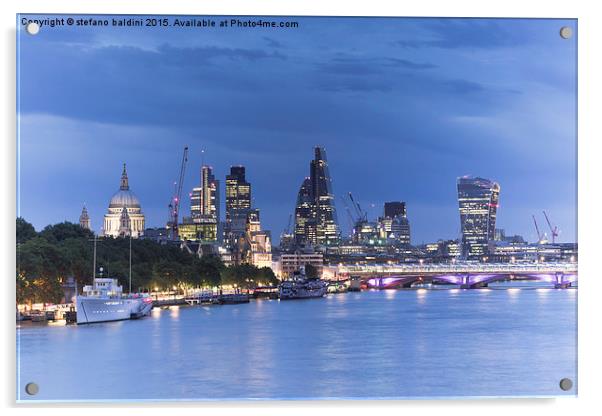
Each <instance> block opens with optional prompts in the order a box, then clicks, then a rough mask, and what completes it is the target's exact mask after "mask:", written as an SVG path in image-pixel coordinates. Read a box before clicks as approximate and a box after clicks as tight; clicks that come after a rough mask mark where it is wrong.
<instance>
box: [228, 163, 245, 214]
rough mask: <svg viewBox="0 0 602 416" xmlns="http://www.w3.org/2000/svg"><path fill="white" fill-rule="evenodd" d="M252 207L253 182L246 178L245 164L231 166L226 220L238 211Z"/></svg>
mask: <svg viewBox="0 0 602 416" xmlns="http://www.w3.org/2000/svg"><path fill="white" fill-rule="evenodd" d="M250 208H251V184H250V183H249V182H247V180H246V178H245V167H244V166H232V167H230V174H229V175H227V176H226V222H228V221H229V220H231V218H232V216H233V215H234V214H236V211H241V210H244V211H245V212H246V210H248V209H250Z"/></svg>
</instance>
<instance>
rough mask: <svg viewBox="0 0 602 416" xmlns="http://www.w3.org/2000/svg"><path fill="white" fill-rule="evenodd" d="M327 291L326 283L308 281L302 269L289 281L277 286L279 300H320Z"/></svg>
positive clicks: (314, 280)
mask: <svg viewBox="0 0 602 416" xmlns="http://www.w3.org/2000/svg"><path fill="white" fill-rule="evenodd" d="M327 291H328V283H326V282H325V281H323V280H320V279H308V278H306V276H305V270H304V268H301V273H300V274H295V275H293V277H292V278H291V279H289V280H285V281H284V282H282V283H280V285H278V294H279V295H280V299H281V300H289V299H308V298H321V297H322V296H324V295H325V294H326V292H327Z"/></svg>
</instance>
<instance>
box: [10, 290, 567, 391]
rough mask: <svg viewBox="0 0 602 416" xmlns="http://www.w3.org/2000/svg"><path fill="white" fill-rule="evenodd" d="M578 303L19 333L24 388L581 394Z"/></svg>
mask: <svg viewBox="0 0 602 416" xmlns="http://www.w3.org/2000/svg"><path fill="white" fill-rule="evenodd" d="M576 292H577V291H576V290H574V289H571V290H550V289H538V290H528V289H524V290H520V289H518V290H505V289H500V288H497V289H493V290H492V289H475V290H460V289H457V288H454V289H450V290H427V289H422V288H421V289H417V290H398V291H395V290H384V291H366V292H360V293H347V294H336V295H329V296H328V297H327V298H326V299H310V300H301V301H285V302H278V301H260V302H255V301H252V302H251V303H249V304H245V305H223V306H202V307H199V306H195V307H188V306H182V307H174V308H169V309H165V310H160V309H154V310H153V312H152V316H151V317H148V318H145V319H141V320H135V321H123V322H113V323H106V324H99V325H89V326H73V325H70V326H33V325H27V324H21V328H20V336H19V337H18V339H19V340H20V345H19V349H20V351H21V357H20V358H21V360H20V370H21V374H20V376H21V377H20V381H22V382H23V383H25V382H26V381H27V380H36V382H37V383H39V384H40V385H41V386H42V388H41V389H40V393H39V395H38V396H36V397H35V398H36V399H47V400H48V399H58V400H74V399H88V400H89V399H95V400H104V399H132V398H135V399H219V398H233V399H237V398H238V399H240V398H250V397H252V398H284V399H286V398H318V397H356V398H362V397H363V398H367V397H383V398H393V397H400V396H410V397H415V396H430V397H434V396H462V395H470V396H474V395H486V396H500V395H501V396H505V395H512V396H516V395H518V396H523V395H559V394H574V390H573V391H569V392H566V393H565V392H562V391H560V390H559V389H558V380H560V379H561V378H563V377H570V378H573V379H574V380H575V379H576V367H575V363H576V359H575V358H576V355H575V354H576V341H575V340H576V317H575V313H576V308H575V306H576V296H575V294H576ZM418 306H419V307H418ZM551 316H555V317H561V318H562V319H550V317H551ZM527 318H528V319H527ZM534 351H538V352H539V353H537V354H534ZM465 386H470V389H467V388H466V387H465ZM23 387H24V386H20V389H21V391H22V389H23ZM24 398H25V397H24ZM25 399H29V397H26V398H25Z"/></svg>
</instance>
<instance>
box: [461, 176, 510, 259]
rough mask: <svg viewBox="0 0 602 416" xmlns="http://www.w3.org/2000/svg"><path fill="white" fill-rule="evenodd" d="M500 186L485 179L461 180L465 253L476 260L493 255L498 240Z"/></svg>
mask: <svg viewBox="0 0 602 416" xmlns="http://www.w3.org/2000/svg"><path fill="white" fill-rule="evenodd" d="M499 196H500V185H499V184H497V183H496V182H493V181H490V180H488V179H483V178H472V177H468V176H464V177H462V178H458V204H459V207H460V226H461V228H462V254H463V256H465V257H466V258H469V259H476V258H480V257H482V256H485V255H487V254H488V253H489V250H488V245H489V241H491V240H493V239H494V237H495V219H496V215H497V207H498V201H499Z"/></svg>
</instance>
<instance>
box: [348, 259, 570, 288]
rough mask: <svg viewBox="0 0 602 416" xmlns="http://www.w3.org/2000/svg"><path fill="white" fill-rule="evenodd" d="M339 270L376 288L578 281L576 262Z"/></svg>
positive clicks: (564, 285) (562, 284)
mask: <svg viewBox="0 0 602 416" xmlns="http://www.w3.org/2000/svg"><path fill="white" fill-rule="evenodd" d="M338 272H339V274H348V275H349V276H358V277H360V279H361V280H362V281H363V282H364V283H365V284H366V285H367V286H368V287H371V288H378V289H389V288H398V287H410V286H411V285H412V284H414V283H431V282H434V283H447V284H453V285H459V286H460V287H462V288H465V289H474V288H479V287H487V285H488V284H489V283H492V282H497V281H503V280H509V279H515V280H534V281H540V282H547V283H550V284H553V285H554V287H555V288H562V289H564V288H567V287H571V286H572V285H573V284H574V283H575V282H576V281H577V264H576V263H534V264H514V263H502V264H482V265H481V264H442V265H405V264H403V265H361V266H359V265H358V266H342V265H341V266H339V268H338Z"/></svg>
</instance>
